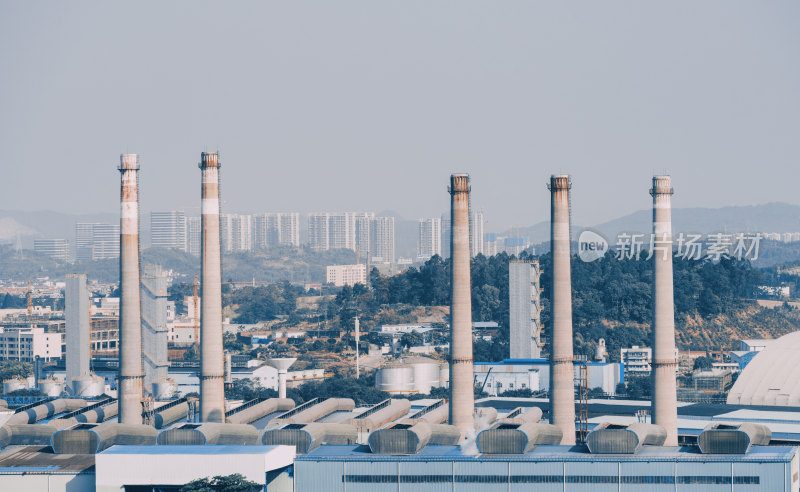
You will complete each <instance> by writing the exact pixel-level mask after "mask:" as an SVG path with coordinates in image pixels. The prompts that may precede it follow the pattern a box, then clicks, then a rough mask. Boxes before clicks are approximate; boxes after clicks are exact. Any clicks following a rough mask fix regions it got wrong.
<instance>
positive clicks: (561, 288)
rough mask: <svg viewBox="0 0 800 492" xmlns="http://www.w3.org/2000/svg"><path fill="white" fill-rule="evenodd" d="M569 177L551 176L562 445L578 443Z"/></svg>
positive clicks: (553, 414)
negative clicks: (573, 347)
mask: <svg viewBox="0 0 800 492" xmlns="http://www.w3.org/2000/svg"><path fill="white" fill-rule="evenodd" d="M571 187H572V182H571V181H570V179H569V176H567V175H563V174H562V175H553V176H550V186H549V188H550V246H551V251H552V260H553V298H552V303H551V304H552V308H551V309H552V318H553V335H552V348H551V355H550V423H552V424H554V425H557V426H558V427H559V428H561V431H562V433H563V438H562V441H561V444H575V373H574V370H573V364H572V363H573V355H572V279H571V268H570V244H569V189H570V188H571Z"/></svg>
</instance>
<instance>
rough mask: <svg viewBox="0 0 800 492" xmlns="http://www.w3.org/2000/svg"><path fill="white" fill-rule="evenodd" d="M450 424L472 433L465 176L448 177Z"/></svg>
mask: <svg viewBox="0 0 800 492" xmlns="http://www.w3.org/2000/svg"><path fill="white" fill-rule="evenodd" d="M449 191H450V223H451V224H452V227H451V228H450V252H451V264H450V265H451V266H450V424H451V425H455V426H456V427H458V429H459V430H460V431H461V435H462V437H463V436H464V435H466V433H467V431H471V430H474V428H475V420H474V418H473V413H475V393H474V391H475V389H474V386H475V383H474V382H473V377H474V372H473V367H472V289H471V284H470V241H469V238H470V234H469V192H470V186H469V175H468V174H453V175H451V176H450V190H449Z"/></svg>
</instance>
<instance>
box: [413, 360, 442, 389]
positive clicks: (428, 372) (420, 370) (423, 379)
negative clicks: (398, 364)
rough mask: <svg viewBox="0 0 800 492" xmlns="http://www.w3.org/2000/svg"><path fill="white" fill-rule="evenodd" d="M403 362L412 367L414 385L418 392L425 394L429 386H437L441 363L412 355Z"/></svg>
mask: <svg viewBox="0 0 800 492" xmlns="http://www.w3.org/2000/svg"><path fill="white" fill-rule="evenodd" d="M404 362H405V363H406V364H408V365H410V366H411V367H413V368H414V387H415V389H416V391H417V392H418V393H422V394H424V395H427V394H429V393H430V392H431V388H438V387H439V385H440V371H441V364H439V363H438V362H436V361H435V360H433V359H428V358H426V357H412V358H409V359H406V360H405V361H404Z"/></svg>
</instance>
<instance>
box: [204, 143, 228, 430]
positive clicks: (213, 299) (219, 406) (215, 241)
mask: <svg viewBox="0 0 800 492" xmlns="http://www.w3.org/2000/svg"><path fill="white" fill-rule="evenodd" d="M199 166H200V170H201V171H202V175H203V185H202V205H201V222H202V224H201V232H200V234H201V239H200V241H201V245H200V258H201V276H202V277H201V282H202V284H201V287H202V291H201V297H202V302H201V303H200V421H201V422H224V421H225V360H224V354H223V350H222V283H221V281H222V263H221V260H220V234H219V168H220V164H219V156H218V155H217V153H216V152H203V153H202V154H200V164H199Z"/></svg>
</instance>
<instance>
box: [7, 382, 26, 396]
mask: <svg viewBox="0 0 800 492" xmlns="http://www.w3.org/2000/svg"><path fill="white" fill-rule="evenodd" d="M26 389H28V382H27V381H26V380H24V379H22V378H11V379H6V380H4V381H3V393H5V394H9V393H12V392H14V391H19V390H26Z"/></svg>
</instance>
